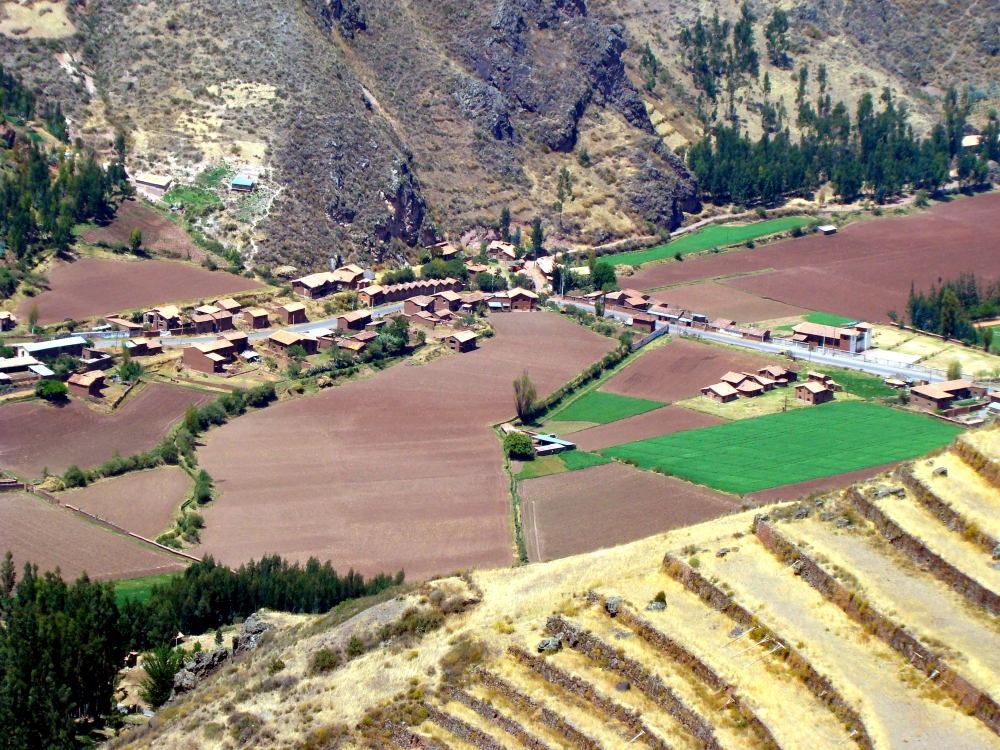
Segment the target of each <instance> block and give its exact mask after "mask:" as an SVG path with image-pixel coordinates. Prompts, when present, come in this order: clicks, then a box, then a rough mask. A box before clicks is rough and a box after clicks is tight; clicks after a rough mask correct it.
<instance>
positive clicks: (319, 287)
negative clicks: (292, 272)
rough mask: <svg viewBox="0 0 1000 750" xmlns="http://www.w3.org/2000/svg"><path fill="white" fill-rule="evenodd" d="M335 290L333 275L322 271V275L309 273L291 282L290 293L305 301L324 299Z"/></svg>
mask: <svg viewBox="0 0 1000 750" xmlns="http://www.w3.org/2000/svg"><path fill="white" fill-rule="evenodd" d="M335 289H336V286H335V282H334V279H333V273H332V272H330V271H323V272H322V273H311V274H309V275H308V276H303V277H302V278H300V279H293V280H292V291H293V292H295V293H296V294H297V295H299V296H300V297H305V298H306V299H319V298H321V297H326V296H327V295H328V294H330V293H331V292H333V291H334V290H335Z"/></svg>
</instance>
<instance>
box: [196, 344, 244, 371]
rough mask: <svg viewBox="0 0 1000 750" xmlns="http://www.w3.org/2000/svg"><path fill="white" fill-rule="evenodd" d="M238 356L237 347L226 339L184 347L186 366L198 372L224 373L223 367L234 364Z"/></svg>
mask: <svg viewBox="0 0 1000 750" xmlns="http://www.w3.org/2000/svg"><path fill="white" fill-rule="evenodd" d="M236 354H237V351H236V346H235V345H234V344H233V342H232V341H229V340H228V339H225V338H219V339H216V340H215V341H209V342H208V343H205V344H192V345H191V346H186V347H184V366H185V367H189V368H190V369H192V370H196V371H198V372H206V373H216V372H222V371H223V365H225V364H227V363H229V362H232V361H233V357H235V356H236Z"/></svg>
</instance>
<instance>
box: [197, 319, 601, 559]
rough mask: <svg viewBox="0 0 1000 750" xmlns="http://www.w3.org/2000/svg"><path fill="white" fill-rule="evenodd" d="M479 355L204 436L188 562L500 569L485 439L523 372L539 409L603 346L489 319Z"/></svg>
mask: <svg viewBox="0 0 1000 750" xmlns="http://www.w3.org/2000/svg"><path fill="white" fill-rule="evenodd" d="M492 320H493V324H494V326H495V328H496V331H497V335H496V337H495V338H493V339H489V340H486V341H484V342H481V347H480V349H479V350H478V351H475V352H472V353H469V354H463V355H453V356H447V357H444V358H442V359H439V360H437V361H435V362H432V363H431V364H429V365H424V366H410V365H406V364H401V365H397V366H396V367H393V368H391V369H389V370H387V371H385V372H382V373H380V374H378V375H376V376H374V377H372V378H370V379H367V380H359V381H354V382H351V383H348V384H346V385H344V386H341V387H339V388H335V389H332V390H329V391H325V392H323V393H321V394H319V395H318V396H315V397H312V398H306V399H299V400H296V401H291V402H287V403H283V404H278V405H276V406H272V407H270V408H268V409H264V410H261V411H259V412H256V413H254V414H250V415H248V416H246V417H242V418H240V419H238V420H236V421H235V422H233V423H231V424H229V425H226V426H224V427H221V428H219V429H218V430H214V431H213V432H211V433H209V436H208V441H207V445H206V446H205V447H204V448H203V449H201V451H200V456H201V463H202V464H203V465H204V467H205V468H206V469H207V470H208V472H209V473H210V474H212V476H213V477H215V479H216V480H217V482H218V486H219V489H220V490H221V493H222V494H221V497H220V498H219V499H218V500H217V501H216V502H215V503H214V505H213V506H212V507H211V508H209V509H208V510H207V511H206V513H205V517H206V523H207V529H206V532H205V534H204V537H203V538H204V544H203V545H202V548H201V549H200V551H199V552H197V553H196V554H201V553H202V552H206V553H210V554H213V555H215V557H216V558H217V559H220V560H222V561H223V562H225V563H227V564H230V565H238V564H239V563H241V562H243V561H245V560H248V559H250V558H251V557H260V556H261V555H262V554H264V553H266V552H267V553H280V554H282V555H284V556H286V557H288V558H289V559H291V560H300V561H302V562H304V561H305V560H306V558H308V557H309V556H311V555H315V556H317V557H319V558H320V559H321V560H326V559H330V560H332V562H333V564H334V566H335V567H336V568H337V569H338V570H340V569H344V570H346V569H347V568H350V567H352V566H353V567H354V568H355V569H356V570H361V571H363V572H364V573H365V574H371V573H374V572H377V571H392V572H395V571H396V570H398V569H399V568H405V570H406V573H407V574H408V575H412V576H414V577H417V576H425V575H427V574H431V573H441V572H448V571H452V570H455V569H458V568H467V567H470V566H493V565H503V564H507V563H509V562H510V561H511V559H512V553H511V545H510V536H509V533H508V531H509V521H508V515H509V505H510V501H509V493H508V485H507V477H506V475H505V474H504V472H503V469H502V464H501V451H500V446H499V443H498V442H497V439H496V437H495V436H494V434H493V433H492V432H491V431H490V430H489V428H488V425H489V424H491V423H493V422H496V421H499V420H501V419H504V418H506V417H509V416H511V415H512V414H513V412H514V407H513V395H512V389H511V382H512V380H513V379H514V378H515V377H516V376H517V375H519V374H520V373H521V371H522V370H524V369H525V368H527V369H528V371H529V372H530V375H531V378H532V380H533V381H534V382H535V385H536V387H537V389H538V394H539V396H542V395H543V394H546V393H548V392H551V391H552V390H554V389H555V388H556V387H558V386H559V385H561V384H562V383H564V382H566V381H567V380H569V379H570V377H572V376H573V375H574V374H576V373H577V372H579V371H580V370H582V369H583V368H584V367H586V366H587V365H589V364H591V363H592V362H594V361H596V360H597V359H599V358H600V357H601V356H602V355H603V354H604V353H606V352H607V351H609V350H610V349H611V348H612V347H613V346H614V342H613V341H612V340H610V339H607V338H604V337H601V336H598V335H597V334H594V333H591V332H589V331H587V330H585V329H583V328H580V327H579V326H576V325H574V324H572V323H570V322H569V321H567V320H565V319H563V318H560V317H558V316H556V315H553V314H550V313H530V314H529V313H512V314H508V315H496V316H493V318H492Z"/></svg>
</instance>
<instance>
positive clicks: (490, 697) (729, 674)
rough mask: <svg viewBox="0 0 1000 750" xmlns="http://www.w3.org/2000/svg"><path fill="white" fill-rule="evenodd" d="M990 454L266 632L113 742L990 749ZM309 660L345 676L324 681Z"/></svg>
mask: <svg viewBox="0 0 1000 750" xmlns="http://www.w3.org/2000/svg"><path fill="white" fill-rule="evenodd" d="M998 437H1000V431H995V432H980V433H978V434H969V435H964V436H961V437H960V438H958V439H957V440H956V442H955V443H954V444H953V446H952V447H951V448H950V449H949V450H948V451H945V452H944V453H941V454H938V455H934V456H931V457H928V458H923V459H920V460H918V461H915V462H913V463H912V464H909V465H904V466H902V467H901V468H900V469H898V470H897V472H895V473H893V474H889V473H885V474H881V475H879V476H876V477H874V478H872V479H870V480H867V481H864V482H862V483H860V484H858V485H854V486H852V487H850V488H846V489H845V490H841V491H837V492H834V493H830V494H827V495H824V496H818V497H817V496H811V497H809V498H806V499H803V500H801V501H799V502H797V503H792V504H783V505H777V506H772V507H770V508H768V509H767V510H768V511H769V512H767V513H760V512H757V513H756V515H755V514H753V513H749V512H747V513H740V514H736V515H731V516H728V517H724V518H721V519H717V520H714V521H711V522H708V523H704V524H701V525H698V526H692V527H688V528H685V529H680V530H677V531H673V532H670V533H668V534H665V535H660V536H655V537H651V538H649V539H645V540H643V541H640V542H636V543H633V544H630V545H627V546H623V547H618V548H615V549H613V550H606V551H603V552H600V553H594V554H589V555H581V556H578V557H571V558H566V559H563V560H558V561H555V562H551V563H542V564H536V565H530V566H527V567H522V568H516V569H501V570H494V571H483V572H473V573H464V574H461V576H458V577H452V578H445V579H440V580H436V581H432V582H430V583H427V584H423V585H421V586H418V587H416V588H411V589H409V590H406V591H402V592H399V593H398V595H397V596H396V598H394V599H392V600H390V601H386V602H383V603H381V604H377V605H375V606H373V607H372V608H371V609H368V610H366V611H364V612H362V613H361V614H358V615H356V616H355V617H353V618H352V619H348V620H346V622H341V620H342V619H343V618H340V619H337V618H338V616H337V614H336V613H334V614H333V615H331V616H327V617H326V618H323V619H319V620H315V619H309V618H294V617H288V616H282V617H281V618H275V624H274V626H275V633H274V635H273V637H271V638H270V640H268V641H266V642H265V645H264V646H262V648H261V649H260V650H259V651H257V652H256V653H253V654H250V655H244V656H240V657H238V658H237V660H236V662H235V663H234V664H232V665H231V666H228V667H226V668H225V669H223V670H222V672H221V674H219V675H218V676H216V677H214V678H210V679H209V680H208V682H207V684H204V685H202V686H200V687H199V688H198V689H197V690H195V691H194V692H193V693H191V694H189V695H187V696H183V697H181V698H179V699H178V700H176V701H175V702H174V703H173V704H171V707H170V708H168V709H167V710H166V712H165V713H164V714H163V716H162V718H161V720H160V721H159V722H157V724H156V727H155V728H153V729H150V728H147V729H146V730H142V731H141V732H140V735H137V736H135V737H134V739H129V737H128V735H126V736H124V737H123V739H122V741H120V743H119V744H120V745H122V746H134V747H138V746H139V745H143V746H149V747H176V746H184V747H191V748H201V747H205V748H209V747H220V746H225V747H228V746H231V745H230V744H226V742H227V741H221V742H220V739H221V738H222V737H224V736H226V735H227V733H228V735H229V736H230V737H236V738H238V741H239V742H249V743H250V744H253V745H256V746H269V747H316V748H319V747H333V746H344V747H372V748H391V747H401V748H416V747H419V748H426V749H428V750H430V749H432V748H433V749H434V750H472V749H473V748H476V749H477V750H521V748H526V749H527V750H569V749H570V748H572V749H574V750H627V748H630V747H633V746H636V745H638V746H640V747H641V746H645V747H648V748H651V749H652V750H668V749H670V748H678V749H679V748H692V749H694V748H713V749H715V748H718V749H724V750H742V749H743V748H746V749H747V750H750V749H751V748H769V749H778V748H782V749H786V750H791V749H793V748H803V749H805V750H815V748H824V747H830V748H835V747H847V748H851V747H857V748H900V747H915V748H944V747H947V748H970V749H971V748H997V747H1000V656H998V655H997V654H998V653H1000V651H998V649H997V645H998V643H1000V623H998V620H997V616H998V613H1000V608H998V604H1000V596H998V593H997V592H1000V570H997V568H998V567H1000V565H996V567H995V564H994V562H993V550H992V549H991V548H990V545H991V544H993V543H994V531H993V529H994V527H995V526H996V523H995V521H992V522H991V521H990V519H996V518H997V517H1000V484H998V483H997V482H998V481H1000V480H998V478H997V477H998V475H997V474H996V473H995V472H994V471H993V468H994V467H996V466H1000V441H998V439H997V438H998ZM988 522H989V523H988ZM323 649H327V650H329V651H330V652H332V653H333V654H334V655H335V657H336V659H335V660H336V662H337V666H336V667H334V668H332V669H329V670H327V671H318V670H317V668H316V667H315V665H316V664H318V663H319V662H317V661H316V654H317V653H320V652H321V651H322V650H323ZM276 660H280V662H279V661H276ZM328 661H329V660H328ZM276 664H278V665H279V666H277V667H276V666H275V665H276ZM182 742H183V743H185V744H183V745H182V744H181V743H182Z"/></svg>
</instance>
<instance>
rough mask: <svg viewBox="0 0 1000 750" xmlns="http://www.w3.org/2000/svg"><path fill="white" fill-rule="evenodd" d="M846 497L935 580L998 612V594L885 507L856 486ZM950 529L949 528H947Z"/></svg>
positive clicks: (993, 611)
mask: <svg viewBox="0 0 1000 750" xmlns="http://www.w3.org/2000/svg"><path fill="white" fill-rule="evenodd" d="M846 498H847V501H848V502H849V503H850V504H851V505H853V506H854V507H855V508H857V510H858V511H859V512H860V513H861V515H863V516H864V517H865V518H867V519H868V520H869V521H871V522H872V523H873V524H875V528H876V529H878V530H879V532H880V533H881V534H882V536H884V537H885V538H886V540H887V541H888V542H889V544H891V545H892V546H893V547H895V548H896V549H898V550H899V551H900V552H902V553H903V554H904V555H906V556H907V557H909V558H910V559H911V560H913V562H915V563H916V564H917V565H919V566H920V567H922V568H926V569H927V570H928V571H930V573H931V575H933V576H934V577H935V578H937V579H938V580H940V581H942V582H944V583H945V584H947V585H948V586H949V587H951V588H952V589H953V590H954V591H957V592H958V593H959V594H961V595H962V596H964V597H965V598H966V599H968V600H969V601H970V602H971V603H972V604H974V605H976V606H977V607H982V608H983V609H985V610H986V611H987V612H989V613H990V614H993V615H997V616H1000V595H998V594H997V593H996V592H993V591H990V590H989V589H988V588H986V587H985V586H983V585H982V584H981V583H978V582H977V581H974V580H973V579H972V578H971V577H970V576H969V575H968V574H966V573H963V572H962V571H961V570H960V569H958V568H957V567H955V566H954V565H952V564H951V563H950V562H948V561H946V560H945V559H944V558H943V557H941V556H940V555H938V554H937V553H935V552H932V551H931V550H930V549H929V548H928V547H927V545H926V544H924V542H923V541H921V540H920V539H918V538H917V537H915V536H913V535H912V534H909V533H908V532H906V531H904V530H903V529H902V527H900V526H899V524H897V523H896V522H895V521H893V520H892V518H890V517H889V515H888V514H887V513H885V511H883V510H882V509H881V508H879V507H878V506H876V505H875V504H874V503H872V502H870V501H869V500H868V499H867V498H866V497H865V496H864V495H862V494H861V491H860V490H858V488H857V487H853V488H851V489H850V490H848V492H847V494H846ZM948 533H950V532H948Z"/></svg>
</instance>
